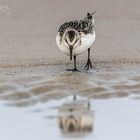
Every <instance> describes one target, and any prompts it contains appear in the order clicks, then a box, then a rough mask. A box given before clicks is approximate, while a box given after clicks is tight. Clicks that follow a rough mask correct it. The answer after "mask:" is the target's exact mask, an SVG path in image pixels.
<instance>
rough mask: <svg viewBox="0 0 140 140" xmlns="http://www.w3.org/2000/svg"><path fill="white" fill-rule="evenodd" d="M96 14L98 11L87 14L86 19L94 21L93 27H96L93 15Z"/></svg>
mask: <svg viewBox="0 0 140 140" xmlns="http://www.w3.org/2000/svg"><path fill="white" fill-rule="evenodd" d="M95 13H96V11H94V12H93V13H89V12H88V13H87V16H86V18H85V19H88V20H91V21H92V25H94V21H95V20H94V18H93V15H94V14H95Z"/></svg>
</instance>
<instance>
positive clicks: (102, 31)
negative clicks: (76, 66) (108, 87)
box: [0, 0, 140, 66]
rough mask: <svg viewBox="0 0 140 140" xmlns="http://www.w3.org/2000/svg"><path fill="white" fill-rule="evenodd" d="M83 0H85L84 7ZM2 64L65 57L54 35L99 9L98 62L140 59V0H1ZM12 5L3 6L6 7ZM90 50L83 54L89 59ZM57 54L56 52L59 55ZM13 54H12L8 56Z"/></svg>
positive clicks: (64, 59)
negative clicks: (67, 23)
mask: <svg viewBox="0 0 140 140" xmlns="http://www.w3.org/2000/svg"><path fill="white" fill-rule="evenodd" d="M79 3H80V5H81V6H82V7H81V8H80V7H79ZM0 5H1V6H3V9H2V8H0V19H1V22H0V65H1V66H5V65H6V66H7V65H10V66H12V65H33V64H35V65H40V63H43V64H53V63H58V64H60V63H66V62H67V61H68V58H67V57H66V56H65V55H64V54H62V53H60V52H59V50H58V48H57V46H56V42H55V36H56V33H57V30H58V28H59V26H60V25H61V24H62V23H63V22H65V21H69V20H74V19H81V18H84V17H85V15H86V13H87V12H88V11H89V12H92V11H94V10H97V13H96V14H95V16H94V18H95V25H96V26H95V30H96V36H97V37H96V42H95V44H94V45H93V47H92V48H93V49H92V60H93V61H94V62H122V61H124V62H139V60H140V55H139V52H140V47H139V34H140V31H139V23H140V16H139V12H140V11H139V6H140V3H139V2H138V1H137V0H134V1H133V2H132V1H131V0H118V1H112V0H107V1H104V0H99V1H97V0H87V1H83V0H82V1H77V2H75V1H72V2H71V1H65V0H61V1H57V0H53V1H51V0H47V1H45V0H41V1H37V0H35V1H32V0H30V1H23V0H20V1H18V0H14V1H10V0H9V1H8V0H7V1H4V0H3V1H2V2H1V3H0ZM5 6H8V9H5V10H4V7H5ZM85 55H87V54H86V53H83V55H81V56H79V59H78V61H79V62H81V61H83V60H84V57H85ZM56 56H57V57H56ZM9 58H10V59H9Z"/></svg>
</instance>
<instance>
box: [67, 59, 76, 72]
mask: <svg viewBox="0 0 140 140" xmlns="http://www.w3.org/2000/svg"><path fill="white" fill-rule="evenodd" d="M73 58H74V69H67V71H73V72H75V71H79V70H78V69H77V67H76V56H74V57H73Z"/></svg>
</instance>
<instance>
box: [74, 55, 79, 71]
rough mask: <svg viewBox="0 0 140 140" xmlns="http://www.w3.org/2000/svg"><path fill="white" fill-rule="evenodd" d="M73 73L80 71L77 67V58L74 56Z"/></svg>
mask: <svg viewBox="0 0 140 140" xmlns="http://www.w3.org/2000/svg"><path fill="white" fill-rule="evenodd" d="M73 71H79V70H78V69H77V67H76V56H74V69H73Z"/></svg>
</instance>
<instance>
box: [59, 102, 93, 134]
mask: <svg viewBox="0 0 140 140" xmlns="http://www.w3.org/2000/svg"><path fill="white" fill-rule="evenodd" d="M58 121H59V127H60V129H61V131H62V133H63V134H86V133H89V132H92V130H93V113H92V111H91V110H90V103H89V102H86V101H77V100H75V101H72V102H69V103H65V104H63V105H62V106H61V107H60V109H59V118H58Z"/></svg>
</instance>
